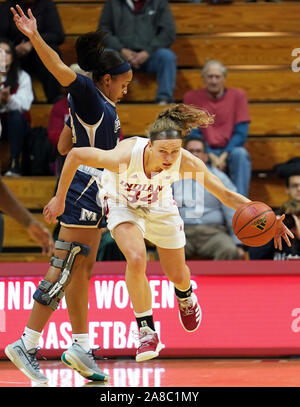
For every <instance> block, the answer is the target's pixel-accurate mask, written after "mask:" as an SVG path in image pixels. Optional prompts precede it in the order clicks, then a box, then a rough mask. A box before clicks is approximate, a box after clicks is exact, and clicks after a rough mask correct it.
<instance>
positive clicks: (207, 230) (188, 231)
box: [173, 136, 245, 260]
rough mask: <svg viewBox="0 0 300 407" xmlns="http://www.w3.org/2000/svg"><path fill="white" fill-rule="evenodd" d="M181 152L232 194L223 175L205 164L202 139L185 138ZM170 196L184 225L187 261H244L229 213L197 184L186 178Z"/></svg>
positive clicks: (229, 183)
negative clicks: (193, 158) (199, 163)
mask: <svg viewBox="0 0 300 407" xmlns="http://www.w3.org/2000/svg"><path fill="white" fill-rule="evenodd" d="M185 149H186V150H188V151H189V152H191V153H192V154H194V155H195V156H196V157H198V158H200V159H201V160H202V161H203V162H204V163H205V164H206V165H207V168H208V169H209V170H210V171H211V172H212V173H213V174H214V175H216V176H217V177H218V178H219V179H220V180H221V181H222V182H223V184H224V185H225V186H226V187H227V188H228V189H230V190H232V191H236V188H235V186H234V185H233V183H232V182H231V181H230V179H229V178H228V177H227V175H226V174H225V173H224V172H223V171H220V170H219V169H218V168H216V167H212V166H211V165H210V164H209V163H208V154H207V153H206V150H205V143H204V141H203V139H201V138H199V137H197V136H189V137H188V138H187V139H186V143H185ZM199 175H200V176H201V174H199ZM173 192H174V198H175V201H176V202H177V205H178V207H179V212H180V215H181V217H182V219H183V221H184V231H185V235H186V246H185V254H186V258H187V259H193V258H199V257H200V258H205V259H211V260H237V259H244V257H245V252H244V250H243V248H242V244H241V242H240V241H239V240H238V238H237V237H236V236H235V235H234V233H233V230H232V225H231V223H232V217H233V215H234V210H233V209H231V208H229V207H227V206H225V205H223V204H222V203H221V202H220V201H219V200H218V199H217V198H216V197H215V196H213V195H212V194H211V193H210V192H208V190H207V189H205V188H203V186H202V185H201V184H200V183H199V182H197V181H195V180H193V179H190V178H189V179H182V180H180V181H176V182H175V183H174V184H173Z"/></svg>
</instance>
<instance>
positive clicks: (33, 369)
mask: <svg viewBox="0 0 300 407" xmlns="http://www.w3.org/2000/svg"><path fill="white" fill-rule="evenodd" d="M38 349H39V348H36V349H29V350H27V349H26V348H25V345H24V342H23V340H22V338H21V339H19V340H17V341H16V342H14V343H12V344H11V345H7V346H6V348H5V350H4V352H5V354H6V356H7V357H8V358H9V359H10V360H11V361H12V362H13V363H14V364H15V366H17V368H18V369H20V370H21V372H23V373H24V374H25V375H26V376H27V377H29V379H31V380H33V381H35V382H38V383H41V384H45V383H47V382H48V379H47V377H46V376H44V375H43V374H42V373H41V372H40V366H39V363H38V361H37V358H36V354H37V352H38Z"/></svg>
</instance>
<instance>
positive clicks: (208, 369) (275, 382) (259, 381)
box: [0, 358, 300, 388]
mask: <svg viewBox="0 0 300 407" xmlns="http://www.w3.org/2000/svg"><path fill="white" fill-rule="evenodd" d="M98 364H99V366H100V368H101V369H102V370H103V371H105V372H106V373H108V374H109V375H110V380H109V381H108V382H107V383H105V384H103V383H97V382H89V381H87V380H85V379H84V378H83V377H81V376H80V375H79V374H78V373H77V372H74V371H73V370H71V369H69V368H67V367H66V366H65V365H64V364H62V363H61V362H60V361H59V360H48V361H40V367H41V370H42V372H43V373H44V374H45V375H46V376H47V377H48V378H49V382H48V384H47V385H46V386H47V387H69V388H74V387H97V386H98V387H148V388H151V387H153V388H154V387H156V388H159V387H173V388H176V387H297V388H300V358H299V359H298V358H279V359H258V358H253V359H248V358H247V359H243V358H242V359H237V358H236V359H224V358H218V359H211V358H209V359H206V358H198V359H190V358H188V359H184V358H182V359H164V358H161V359H154V360H151V361H148V362H142V363H136V362H135V360H134V359H105V360H100V361H98ZM36 386H37V384H35V383H34V382H32V381H30V379H28V378H27V377H26V376H25V375H23V373H22V372H20V371H19V370H18V369H16V368H15V366H14V365H13V364H12V363H11V362H9V361H6V360H3V361H0V387H36ZM43 386H45V385H43Z"/></svg>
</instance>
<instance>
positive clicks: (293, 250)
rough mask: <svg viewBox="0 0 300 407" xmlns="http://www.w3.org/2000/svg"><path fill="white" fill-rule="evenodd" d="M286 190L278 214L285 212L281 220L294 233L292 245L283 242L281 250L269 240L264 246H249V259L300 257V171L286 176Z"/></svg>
mask: <svg viewBox="0 0 300 407" xmlns="http://www.w3.org/2000/svg"><path fill="white" fill-rule="evenodd" d="M286 191H287V194H288V197H289V199H288V200H287V201H286V202H285V203H284V204H283V205H282V206H281V208H280V209H279V211H278V214H280V215H281V214H282V213H285V214H286V215H285V219H284V220H283V222H284V224H285V225H286V226H287V227H288V228H289V229H290V230H291V231H292V232H293V233H294V237H295V238H294V239H293V240H292V241H291V243H292V245H291V246H290V247H289V246H287V245H286V244H285V243H283V245H282V250H278V249H277V250H276V249H275V248H274V247H272V241H271V242H269V243H267V244H266V245H264V246H260V247H250V248H249V258H250V260H266V259H269V260H270V259H273V260H294V259H300V172H299V173H298V174H297V173H295V175H290V176H288V177H287V178H286Z"/></svg>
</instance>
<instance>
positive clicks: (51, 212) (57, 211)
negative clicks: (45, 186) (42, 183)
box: [43, 196, 65, 223]
mask: <svg viewBox="0 0 300 407" xmlns="http://www.w3.org/2000/svg"><path fill="white" fill-rule="evenodd" d="M64 210H65V204H64V202H61V201H60V200H59V199H58V198H57V197H56V196H54V197H53V198H52V199H51V200H50V201H49V202H48V204H47V205H46V206H45V208H44V210H43V215H44V217H45V220H46V222H48V223H56V222H57V218H58V216H60V215H62V214H63V213H64Z"/></svg>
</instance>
